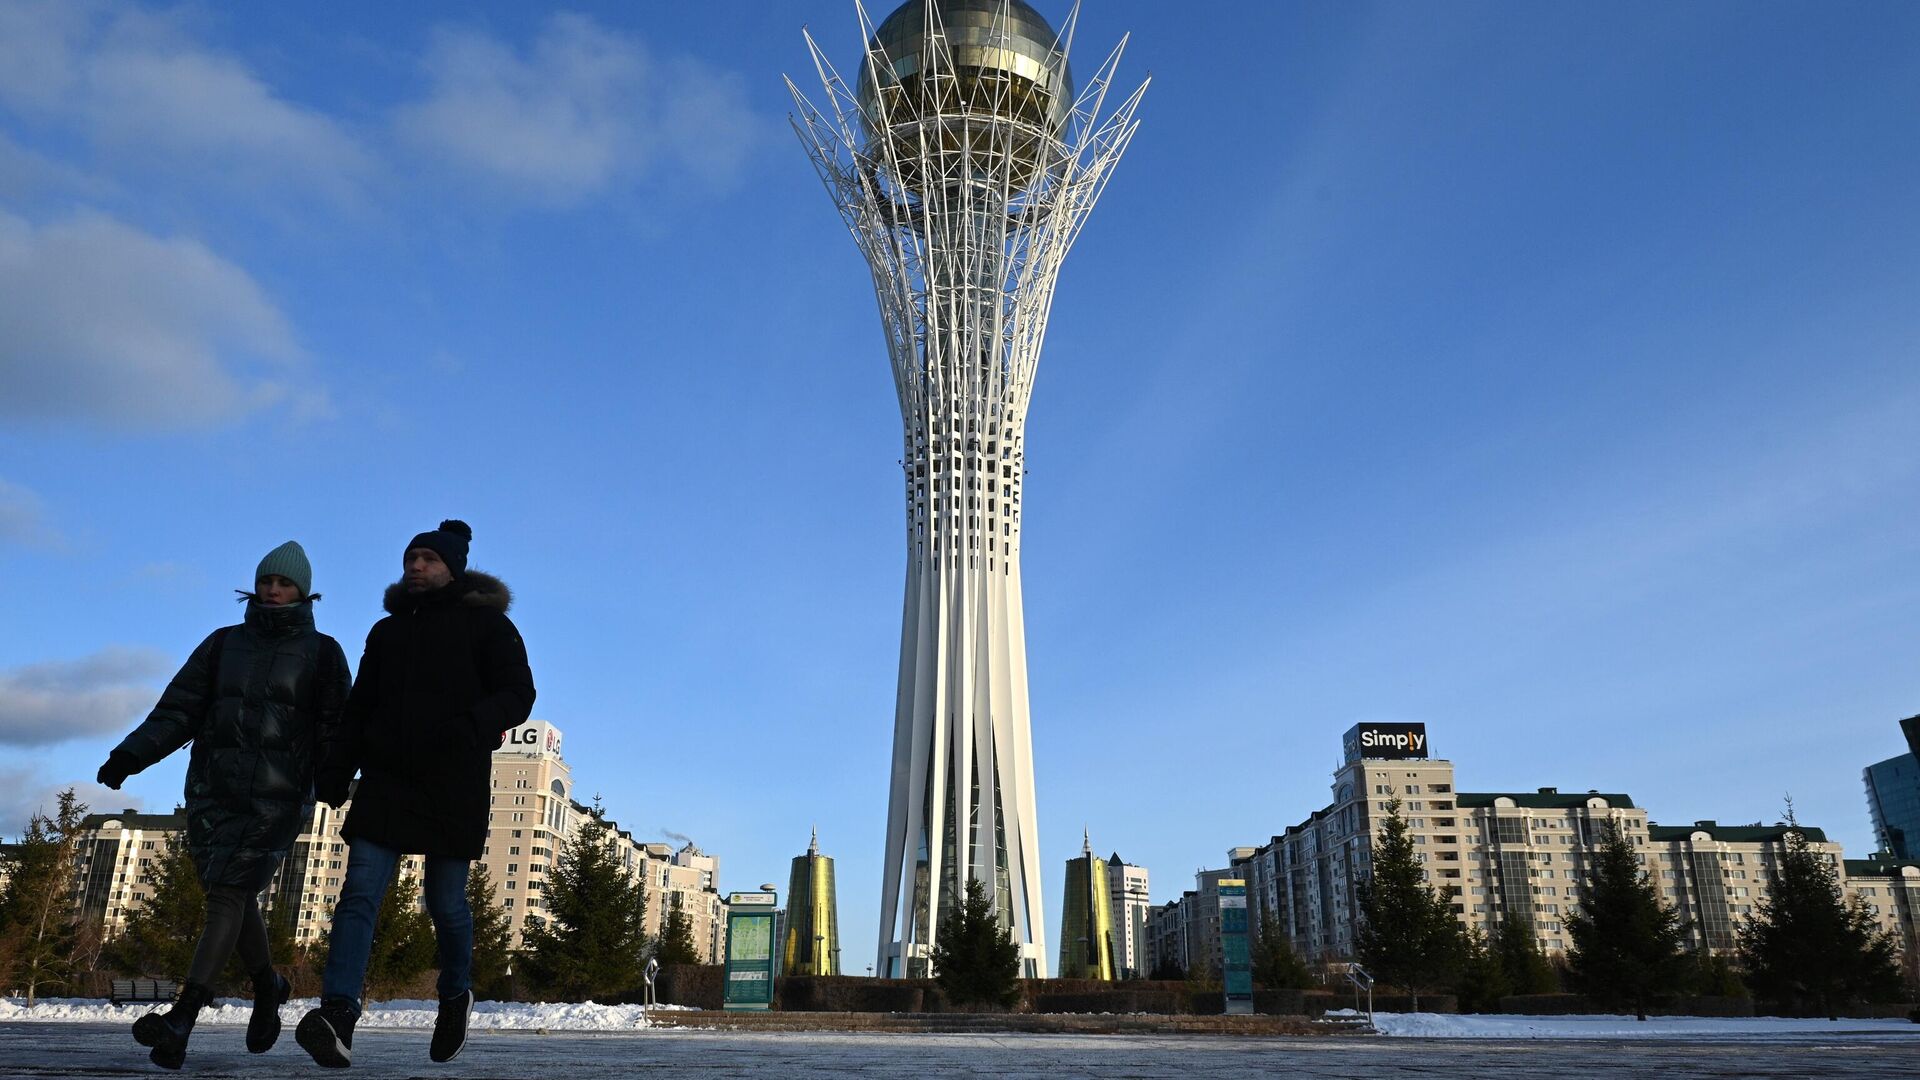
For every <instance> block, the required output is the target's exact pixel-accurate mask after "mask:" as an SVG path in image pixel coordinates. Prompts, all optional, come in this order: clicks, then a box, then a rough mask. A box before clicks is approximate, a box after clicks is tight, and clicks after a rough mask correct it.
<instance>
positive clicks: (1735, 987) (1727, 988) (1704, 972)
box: [1687, 949, 1753, 998]
mask: <svg viewBox="0 0 1920 1080" xmlns="http://www.w3.org/2000/svg"><path fill="white" fill-rule="evenodd" d="M1687 990H1688V991H1689V992H1690V993H1695V994H1704V995H1706V996H1708V997H1730V998H1744V997H1752V996H1753V993H1752V991H1750V990H1748V989H1747V984H1746V983H1745V982H1744V981H1743V980H1742V979H1741V978H1740V972H1738V971H1736V970H1735V969H1734V966H1733V964H1732V963H1731V962H1730V961H1728V959H1727V958H1726V957H1724V956H1712V955H1709V954H1708V953H1707V952H1706V950H1704V949H1696V950H1694V951H1693V952H1690V953H1688V954H1687Z"/></svg>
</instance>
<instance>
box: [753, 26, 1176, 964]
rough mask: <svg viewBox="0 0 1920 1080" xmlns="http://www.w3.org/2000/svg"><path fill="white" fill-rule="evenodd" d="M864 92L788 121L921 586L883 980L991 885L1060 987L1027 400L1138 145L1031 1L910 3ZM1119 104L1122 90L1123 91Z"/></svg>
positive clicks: (926, 950) (872, 51)
mask: <svg viewBox="0 0 1920 1080" xmlns="http://www.w3.org/2000/svg"><path fill="white" fill-rule="evenodd" d="M856 10H857V11H858V12H859V17H860V20H861V29H862V32H863V34H865V35H867V42H866V48H865V50H864V52H863V55H862V58H861V67H860V71H859V73H858V74H857V76H856V77H855V79H854V82H853V85H852V87H849V86H848V84H847V83H846V82H845V81H843V80H842V79H841V78H840V76H839V74H838V73H837V72H836V71H835V69H834V67H833V65H832V63H831V62H830V61H829V60H828V59H827V57H826V54H825V53H824V52H823V51H822V50H821V49H820V47H819V46H818V45H817V44H815V43H814V42H813V40H812V38H811V37H809V38H808V45H809V47H810V48H811V49H812V52H813V59H814V62H815V65H816V67H817V68H818V70H819V72H820V76H821V80H822V82H823V84H824V86H825V90H826V95H827V106H826V108H825V109H824V110H823V109H820V108H816V107H815V106H813V105H812V104H811V103H810V102H808V101H807V99H806V98H805V97H804V96H802V95H801V94H800V92H799V90H798V88H793V87H792V84H791V82H789V87H790V88H792V89H793V93H794V100H795V103H796V105H797V116H796V118H795V127H796V129H797V130H798V131H799V133H800V135H801V138H802V140H803V141H804V142H805V143H806V145H807V149H808V151H809V153H810V154H811V155H812V157H813V161H814V165H815V166H816V168H817V169H818V170H819V173H820V177H821V179H822V180H823V181H824V182H825V184H826V186H827V190H828V192H829V194H830V195H831V196H832V197H833V200H834V202H835V204H836V205H837V206H838V208H839V210H840V213H841V216H842V217H843V218H844V219H845V221H846V223H847V226H848V227H849V229H850V230H851V231H852V233H853V236H854V240H855V242H856V243H857V244H858V246H859V247H860V250H861V253H862V254H863V255H865V256H866V260H867V265H868V269H869V270H870V271H871V274H872V279H873V285H874V289H875V292H876V293H877V294H878V299H879V302H880V313H881V322H882V324H883V327H884V330H885V336H886V341H887V352H888V357H889V360H890V361H891V365H892V369H893V378H894V386H895V389H896V390H897V391H898V394H899V400H900V419H901V427H902V453H901V459H900V460H901V466H902V468H903V469H904V470H905V474H904V477H903V482H904V487H905V494H906V521H905V524H906V539H907V574H906V598H905V604H904V611H903V618H902V623H901V644H900V681H899V694H898V698H897V701H896V706H895V713H894V737H893V748H894V749H893V768H892V777H891V788H890V793H889V799H888V810H887V841H886V856H885V863H884V869H883V872H882V878H883V885H882V895H881V902H880V940H879V969H880V971H881V973H882V974H886V975H924V974H926V973H927V969H928V958H929V956H930V955H931V951H932V947H933V941H934V935H935V934H936V933H937V932H938V928H939V925H940V920H941V917H942V916H943V915H944V914H945V913H946V912H948V911H949V910H951V908H952V907H953V905H954V904H955V903H956V902H957V901H958V900H959V899H960V898H961V897H962V896H963V895H964V892H965V888H966V885H967V883H968V882H969V881H971V880H974V879H978V880H980V881H982V882H983V883H984V884H985V885H986V887H987V890H988V893H989V895H990V896H991V898H992V901H993V906H994V910H995V912H996V913H997V915H998V916H999V919H1000V921H1001V924H1002V925H1003V926H1005V927H1006V928H1008V929H1009V930H1010V932H1011V933H1012V934H1013V937H1014V940H1015V941H1016V942H1017V943H1018V945H1019V950H1020V956H1021V959H1022V974H1024V975H1027V976H1041V975H1044V974H1045V973H1046V960H1047V957H1046V945H1045V940H1044V939H1045V918H1044V916H1043V913H1042V911H1041V898H1040V888H1041V881H1040V865H1041V863H1040V851H1039V838H1038V837H1039V834H1038V827H1037V823H1036V821H1035V817H1034V813H1035V811H1034V792H1033V751H1032V737H1031V734H1030V731H1029V727H1028V705H1027V669H1026V665H1027V660H1026V638H1025V630H1024V626H1023V618H1022V614H1021V603H1022V601H1021V587H1020V493H1021V488H1022V486H1023V483H1024V476H1025V470H1026V421H1027V404H1028V400H1029V397H1030V395H1031V392H1032V389H1033V378H1034V372H1035V370H1036V367H1037V365H1038V361H1039V358H1040V344H1041V341H1042V339H1043V338H1044V337H1045V335H1046V327H1047V313H1048V310H1049V308H1050V307H1051V305H1052V301H1053V292H1054V284H1055V282H1056V280H1057V275H1058V273H1059V269H1060V265H1061V261H1062V260H1063V259H1064V258H1065V257H1066V253H1067V249H1068V247H1069V246H1070V245H1071V244H1072V242H1073V240H1074V238H1075V237H1076V236H1077V235H1078V234H1079V232H1080V229H1081V227H1082V226H1083V225H1084V224H1085V222H1086V216H1087V213H1088V211H1090V210H1091V209H1092V207H1093V204H1094V202H1095V200H1096V199H1097V198H1098V196H1099V194H1100V192H1101V190H1102V189H1103V187H1104V186H1105V184H1106V182H1107V178H1108V177H1109V176H1110V175H1111V173H1112V169H1113V166H1114V165H1115V164H1116V163H1117V162H1118V161H1119V159H1120V155H1121V154H1122V152H1123V151H1124V150H1125V149H1126V146H1127V143H1128V141H1129V139H1131V137H1132V136H1133V133H1134V131H1135V130H1136V124H1135V121H1134V119H1133V113H1134V108H1135V106H1136V105H1137V104H1138V102H1139V100H1140V95H1141V94H1142V93H1143V92H1144V91H1145V89H1146V87H1145V85H1144V84H1142V86H1141V87H1140V89H1139V90H1136V91H1134V92H1133V94H1131V95H1130V96H1127V97H1126V98H1125V100H1124V101H1121V102H1120V104H1119V105H1118V107H1116V108H1114V109H1113V110H1112V111H1111V112H1109V113H1106V114H1105V115H1100V113H1099V110H1100V107H1101V105H1102V103H1103V102H1105V101H1106V100H1107V90H1108V87H1109V85H1110V84H1111V81H1112V79H1113V73H1114V67H1115V65H1116V64H1117V63H1118V61H1119V56H1120V50H1119V49H1116V50H1114V52H1113V54H1112V55H1111V56H1110V57H1109V58H1108V60H1107V61H1106V63H1104V64H1102V65H1101V67H1100V68H1099V70H1098V71H1096V72H1095V73H1094V76H1093V79H1092V80H1091V82H1090V83H1088V84H1087V86H1086V87H1085V88H1084V89H1083V90H1082V91H1080V92H1079V93H1078V94H1077V95H1076V91H1075V87H1074V82H1073V77H1072V74H1071V72H1070V71H1069V69H1068V65H1067V53H1066V43H1067V42H1068V41H1070V40H1071V38H1072V26H1071V25H1069V26H1068V27H1067V30H1066V33H1065V34H1056V33H1055V32H1054V31H1053V29H1052V28H1051V27H1050V26H1049V25H1048V24H1047V21H1046V20H1045V19H1044V18H1042V17H1041V15H1040V14H1039V13H1038V12H1037V11H1035V10H1034V9H1033V8H1032V7H1031V6H1030V5H1029V4H1027V3H1026V2H1025V0H907V2H906V3H903V4H902V5H900V7H899V8H898V9H896V10H895V11H894V12H893V13H892V14H891V15H889V16H888V17H887V19H886V20H885V21H884V22H882V23H881V24H880V25H879V26H878V27H877V28H873V27H872V25H871V23H870V22H869V20H868V17H867V14H866V11H865V9H864V8H862V7H860V6H859V5H858V4H857V3H856ZM1115 98H1116V100H1117V99H1118V95H1116V96H1115Z"/></svg>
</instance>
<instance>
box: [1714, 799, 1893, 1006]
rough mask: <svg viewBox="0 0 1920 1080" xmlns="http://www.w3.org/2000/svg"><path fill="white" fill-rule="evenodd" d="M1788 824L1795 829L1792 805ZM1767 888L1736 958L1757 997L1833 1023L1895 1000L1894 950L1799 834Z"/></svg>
mask: <svg viewBox="0 0 1920 1080" xmlns="http://www.w3.org/2000/svg"><path fill="white" fill-rule="evenodd" d="M1787 823H1788V824H1789V825H1792V826H1797V825H1798V822H1796V821H1795V820H1794V817H1793V807H1792V806H1791V805H1789V806H1788V807H1787ZM1771 884H1772V888H1771V890H1770V895H1768V896H1765V897H1762V898H1761V899H1760V901H1759V902H1758V903H1756V904H1754V913H1753V917H1752V918H1751V919H1749V920H1747V922H1746V923H1745V924H1744V925H1743V926H1741V928H1740V958H1741V961H1742V962H1743V963H1744V964H1745V965H1746V968H1747V982H1748V984H1749V985H1750V986H1752V987H1753V991H1754V993H1755V994H1756V995H1758V996H1759V997H1760V998H1761V999H1763V1000H1766V1001H1770V1002H1774V1003H1776V1004H1778V1005H1783V1006H1786V1007H1788V1008H1790V1009H1794V1010H1801V1009H1809V1008H1810V1009H1813V1010H1814V1011H1816V1012H1819V1013H1824V1014H1826V1015H1827V1016H1828V1017H1833V1018H1836V1019H1837V1017H1836V1016H1835V1013H1836V1012H1837V1011H1838V1009H1839V1008H1840V1006H1841V1005H1843V1004H1846V1003H1848V1002H1853V1001H1885V1000H1891V999H1892V998H1894V997H1895V996H1897V995H1898V994H1899V992H1900V966H1899V962H1898V960H1897V958H1896V956H1897V953H1898V951H1899V946H1898V945H1897V943H1896V942H1895V941H1894V940H1893V939H1892V938H1891V937H1890V936H1888V935H1886V934H1883V933H1881V932H1880V931H1879V930H1878V929H1876V928H1875V926H1874V920H1873V916H1872V914H1871V913H1869V912H1868V911H1867V909H1866V906H1865V905H1864V904H1862V903H1861V902H1860V900H1859V898H1857V897H1856V898H1855V899H1854V901H1853V903H1850V904H1849V903H1846V902H1844V901H1843V900H1842V899H1841V892H1840V876H1839V872H1838V870H1837V869H1836V868H1835V866H1834V865H1833V864H1832V863H1831V862H1828V861H1827V858H1826V857H1825V856H1824V855H1822V854H1820V853H1819V852H1816V851H1814V850H1813V848H1812V846H1811V845H1809V844H1808V842H1807V838H1806V834H1804V833H1802V832H1801V831H1800V830H1799V829H1798V828H1797V827H1796V828H1793V829H1791V830H1790V831H1788V833H1787V837H1786V847H1785V850H1783V851H1782V852H1781V853H1780V857H1779V858H1778V859H1777V860H1776V861H1775V864H1774V873H1773V881H1772V883H1771Z"/></svg>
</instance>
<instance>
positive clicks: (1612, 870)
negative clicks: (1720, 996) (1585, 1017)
mask: <svg viewBox="0 0 1920 1080" xmlns="http://www.w3.org/2000/svg"><path fill="white" fill-rule="evenodd" d="M1687 926H1688V924H1687V923H1685V922H1683V921H1682V920H1681V918H1680V914H1679V913H1678V912H1676V911H1674V910H1673V909H1672V908H1670V907H1667V906H1666V905H1665V904H1662V903H1661V902H1660V897H1659V896H1658V895H1657V894H1656V893H1655V892H1654V888H1653V882H1652V881H1651V879H1649V878H1648V877H1647V875H1646V874H1645V873H1644V872H1643V871H1641V869H1640V861H1639V858H1638V857H1637V856H1636V854H1635V852H1634V850H1633V845H1632V844H1630V843H1628V842H1627V837H1626V834H1625V833H1623V832H1621V831H1620V826H1619V824H1618V823H1617V822H1614V821H1608V822H1607V825H1606V831H1605V832H1604V833H1603V834H1602V836H1601V840H1600V848H1599V850H1598V851H1597V852H1596V853H1595V855H1594V859H1593V862H1592V864H1591V866H1590V867H1589V869H1588V872H1587V880H1586V882H1585V888H1583V889H1581V890H1580V904H1579V906H1578V908H1576V909H1575V910H1574V912H1573V914H1571V915H1569V916H1567V934H1568V936H1570V937H1571V938H1572V939H1573V947H1572V948H1571V949H1570V950H1569V955H1568V957H1567V963H1568V969H1569V974H1570V976H1571V977H1572V979H1573V983H1574V986H1575V987H1576V988H1577V989H1579V990H1580V991H1581V992H1582V993H1585V994H1586V995H1587V996H1588V997H1591V998H1593V999H1594V1000H1596V1001H1599V1002H1600V1003H1602V1004H1603V1005H1607V1006H1611V1007H1622V1006H1627V1007H1631V1008H1632V1009H1633V1012H1634V1015H1635V1016H1637V1017H1639V1018H1640V1019H1642V1020H1645V1019H1646V1018H1647V1007H1648V1006H1649V1005H1651V1004H1653V1000H1654V998H1655V997H1657V996H1659V995H1661V994H1665V993H1671V992H1673V991H1675V990H1678V989H1679V988H1680V987H1681V986H1682V985H1683V984H1684V982H1685V980H1686V971H1687V961H1686V952H1685V946H1684V942H1685V938H1686V933H1687Z"/></svg>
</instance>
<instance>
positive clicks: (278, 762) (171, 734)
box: [115, 600, 351, 892]
mask: <svg viewBox="0 0 1920 1080" xmlns="http://www.w3.org/2000/svg"><path fill="white" fill-rule="evenodd" d="M216 645H217V646H218V650H219V651H218V655H217V656H216V655H215V648H216ZM350 679H351V677H350V675H349V674H348V671H347V658H346V656H345V654H343V653H342V652H341V651H340V643H339V642H337V641H335V640H333V639H332V638H330V637H328V636H327V635H325V634H322V633H320V632H319V631H317V630H315V629H314V628H313V604H312V603H311V601H306V600H303V601H301V602H300V603H297V604H288V605H286V606H284V607H268V606H266V605H263V604H261V603H259V602H257V601H248V603H247V617H246V621H245V622H243V623H241V624H240V625H238V626H232V627H228V628H226V629H225V630H224V631H220V630H216V631H214V632H213V633H212V634H209V635H208V636H207V639H206V640H205V641H202V642H201V643H200V645H199V647H198V648H196V649H194V650H193V655H191V656H189V657H188V658H187V662H186V664H185V665H184V666H183V667H181V669H180V673H179V674H177V675H175V676H174V677H173V681H172V682H170V683H168V684H167V689H166V691H165V692H164V693H163V694H161V695H160V703H159V704H158V705H156V706H155V707H154V710H153V712H152V713H151V714H149V715H148V716H147V719H146V721H145V722H143V723H142V724H141V725H140V726H139V727H137V728H135V729H134V730H133V733H132V734H131V735H128V736H127V737H126V738H125V739H124V740H122V741H121V743H120V746H119V747H118V749H117V750H116V751H115V753H125V754H127V755H129V756H130V757H132V759H133V764H134V765H135V766H136V767H135V768H134V769H133V770H132V771H134V772H139V771H141V770H142V769H146V768H149V767H151V766H152V765H154V764H155V763H157V762H159V761H160V759H162V758H164V757H166V756H167V755H168V754H171V753H173V752H174V751H175V750H178V749H180V748H181V747H182V746H185V745H186V744H187V743H188V742H192V743H193V753H192V755H191V756H190V757H189V758H188V759H187V786H186V804H187V849H188V851H189V852H190V853H191V854H192V856H193V865H194V868H195V869H196V870H198V871H199V873H200V883H201V885H203V886H206V887H209V888H211V887H213V886H216V885H226V886H233V887H237V888H243V889H247V890H249V891H256V892H257V891H258V890H260V889H264V888H266V887H267V882H268V881H269V880H270V879H271V878H272V877H273V872H274V869H275V868H276V867H278V866H279V865H280V860H281V859H283V858H285V857H286V854H287V850H288V849H289V848H291V847H292V846H293V841H294V838H295V837H297V836H299V835H300V830H301V828H302V827H303V826H304V825H305V824H306V822H307V819H308V817H309V816H310V814H311V807H312V805H313V777H314V768H315V765H316V764H317V762H318V761H319V760H320V758H321V757H322V756H332V755H334V754H337V753H338V748H337V746H334V744H335V742H336V740H337V739H339V738H340V736H341V734H342V732H341V726H340V720H341V715H342V710H343V708H344V706H345V703H346V699H347V690H348V687H349V685H350ZM329 747H332V749H329Z"/></svg>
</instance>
